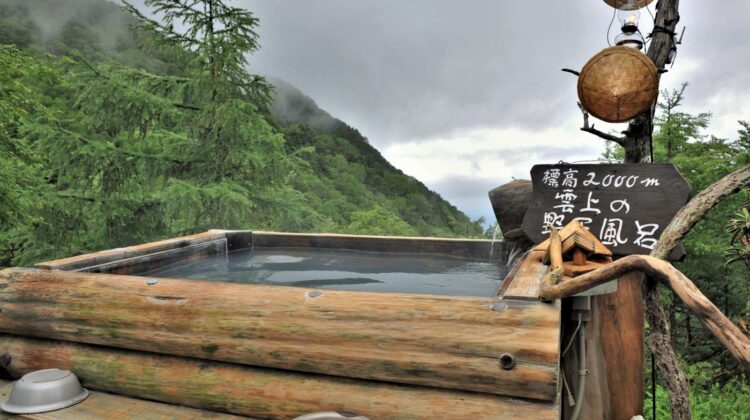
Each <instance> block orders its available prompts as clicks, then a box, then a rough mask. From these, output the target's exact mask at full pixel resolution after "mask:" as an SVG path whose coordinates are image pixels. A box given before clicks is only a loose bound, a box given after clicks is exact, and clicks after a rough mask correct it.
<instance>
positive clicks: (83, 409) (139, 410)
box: [0, 380, 247, 420]
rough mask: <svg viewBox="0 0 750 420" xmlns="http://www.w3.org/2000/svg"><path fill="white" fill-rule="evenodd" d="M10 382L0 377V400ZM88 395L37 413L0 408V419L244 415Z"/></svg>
mask: <svg viewBox="0 0 750 420" xmlns="http://www.w3.org/2000/svg"><path fill="white" fill-rule="evenodd" d="M12 385H13V382H7V381H3V380H0V401H5V400H6V399H7V398H8V396H9V395H10V391H11V388H12ZM89 392H90V394H89V397H88V398H86V399H85V400H84V401H83V402H81V403H80V404H76V405H74V406H72V407H69V408H65V409H63V410H57V411H51V412H48V413H40V414H23V415H12V414H7V413H5V412H3V411H0V420H5V419H34V420H49V419H55V420H98V419H125V420H127V419H133V420H136V419H138V420H168V419H181V420H182V419H185V420H199V419H214V420H236V419H247V417H239V416H233V415H230V414H223V413H217V412H214V411H205V410H196V409H193V408H187V407H179V406H175V405H169V404H162V403H158V402H153V401H145V400H139V399H135V398H127V397H122V396H119V395H113V394H107V393H104V392H96V391H89Z"/></svg>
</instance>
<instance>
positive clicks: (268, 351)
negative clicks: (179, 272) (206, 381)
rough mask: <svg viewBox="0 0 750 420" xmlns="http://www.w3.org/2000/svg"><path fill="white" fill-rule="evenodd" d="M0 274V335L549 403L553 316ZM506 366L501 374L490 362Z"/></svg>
mask: <svg viewBox="0 0 750 420" xmlns="http://www.w3.org/2000/svg"><path fill="white" fill-rule="evenodd" d="M148 283H149V282H147V281H146V278H144V277H134V276H120V275H117V276H114V275H105V274H92V273H73V272H62V271H47V270H33V269H7V270H4V271H0V331H3V332H8V333H15V334H24V335H32V336H37V337H45V338H54V339H60V340H68V341H76V342H83V343H89V344H99V345H108V346H112V347H120V348H128V349H134V350H143V351H152V352H159V353H166V354H174V355H181V356H189V357H201V358H206V359H212V360H221V361H227V362H235V363H242V364H248V365H254V366H266V367H274V368H281V369H289V370H297V371H304V372H316V373H321V374H329V375H337V376H343V377H356V378H365V379H377V380H383V381H392V382H400V383H409V384H418V385H427V386H435V387H444V388H450V389H463V390H469V391H479V392H487V393H494V394H500V395H509V396H519V397H525V398H533V399H540V400H549V401H551V400H554V398H555V396H556V384H557V363H558V353H559V343H558V339H559V337H558V336H559V322H560V318H559V316H560V314H559V308H557V307H555V306H552V305H546V304H542V303H539V302H536V301H533V302H515V303H512V304H510V303H509V304H508V305H507V307H506V308H505V310H502V311H495V310H492V309H490V308H491V306H492V304H493V303H496V301H497V300H496V298H463V297H462V298H456V297H444V296H432V295H406V294H388V295H384V294H380V293H366V292H348V291H329V290H325V291H315V293H311V292H312V290H310V289H303V288H296V287H276V286H264V285H249V284H235V283H217V282H206V281H198V280H179V279H160V280H159V281H158V283H156V284H151V285H150V284H148ZM503 354H511V355H513V356H514V357H515V358H516V361H517V363H516V365H515V367H514V368H513V369H511V370H503V369H501V367H500V364H499V361H498V360H499V357H500V356H501V355H503Z"/></svg>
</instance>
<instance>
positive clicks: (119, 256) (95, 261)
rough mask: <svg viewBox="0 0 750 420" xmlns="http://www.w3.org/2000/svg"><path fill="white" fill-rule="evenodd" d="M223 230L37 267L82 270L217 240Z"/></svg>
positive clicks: (47, 262)
mask: <svg viewBox="0 0 750 420" xmlns="http://www.w3.org/2000/svg"><path fill="white" fill-rule="evenodd" d="M225 236H226V235H225V233H224V232H223V231H208V232H203V233H198V234H196V235H190V236H183V237H180V238H173V239H166V240H163V241H157V242H150V243H147V244H142V245H134V246H129V247H125V248H115V249H109V250H106V251H99V252H94V253H91V254H84V255H77V256H74V257H69V258H63V259H59V260H53V261H45V262H42V263H39V264H37V265H36V267H37V268H42V269H45V270H82V269H86V268H87V267H93V266H98V265H102V264H106V263H112V262H114V261H118V260H124V259H130V258H135V257H140V256H144V255H149V254H155V253H159V252H164V251H170V250H176V249H179V248H184V247H189V246H192V245H198V244H202V243H205V242H212V241H217V240H221V239H224V238H225Z"/></svg>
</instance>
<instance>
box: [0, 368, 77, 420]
mask: <svg viewBox="0 0 750 420" xmlns="http://www.w3.org/2000/svg"><path fill="white" fill-rule="evenodd" d="M88 396H89V392H88V391H87V390H85V389H84V388H83V387H81V383H80V382H78V378H77V377H76V375H74V374H73V372H71V371H69V370H61V369H44V370H37V371H36V372H31V373H27V374H26V375H23V377H22V378H21V379H19V380H18V381H17V382H16V383H15V385H14V386H13V390H12V391H11V392H10V397H8V399H7V400H6V401H4V402H3V403H2V404H0V408H2V409H3V411H5V412H7V413H13V414H31V413H44V412H46V411H53V410H59V409H62V408H66V407H70V406H71V405H75V404H78V403H79V402H81V401H83V400H85V399H86V397H88Z"/></svg>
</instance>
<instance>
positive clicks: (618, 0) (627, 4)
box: [604, 0, 654, 10]
mask: <svg viewBox="0 0 750 420" xmlns="http://www.w3.org/2000/svg"><path fill="white" fill-rule="evenodd" d="M653 1H654V0H604V2H605V3H607V4H608V5H610V6H612V7H614V8H615V9H620V10H633V9H642V8H644V7H646V6H648V5H649V4H651V3H653Z"/></svg>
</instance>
